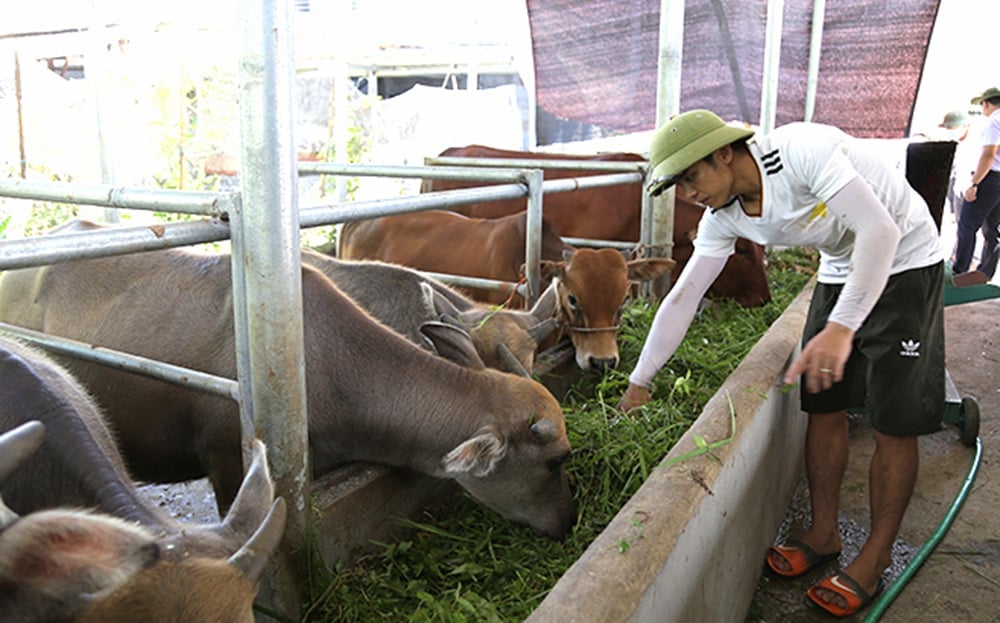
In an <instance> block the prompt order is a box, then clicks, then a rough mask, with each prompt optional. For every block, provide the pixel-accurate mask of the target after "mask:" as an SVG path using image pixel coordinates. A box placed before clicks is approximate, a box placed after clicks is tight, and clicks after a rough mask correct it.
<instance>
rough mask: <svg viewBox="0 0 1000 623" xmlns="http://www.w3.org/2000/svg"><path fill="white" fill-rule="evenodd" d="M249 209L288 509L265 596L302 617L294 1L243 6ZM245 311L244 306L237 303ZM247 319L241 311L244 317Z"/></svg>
mask: <svg viewBox="0 0 1000 623" xmlns="http://www.w3.org/2000/svg"><path fill="white" fill-rule="evenodd" d="M238 6H239V16H238V17H239V20H238V21H239V23H240V27H241V32H240V48H241V55H240V61H239V75H238V83H239V93H240V117H241V127H240V130H241V132H240V134H241V141H242V147H241V151H242V167H243V168H242V171H241V177H240V179H241V182H242V190H243V193H242V209H241V210H238V211H237V214H236V215H235V218H237V219H239V220H240V222H239V223H238V224H237V225H236V227H237V236H238V239H239V240H238V242H239V244H238V245H237V248H236V251H237V252H238V253H241V254H242V255H243V257H242V258H239V257H236V256H234V258H233V261H234V262H240V261H242V263H243V270H244V271H245V273H244V278H245V280H246V301H244V302H243V303H242V304H243V305H245V308H246V316H245V324H246V327H245V329H246V332H247V335H248V336H249V340H248V345H249V357H248V359H247V362H246V363H247V364H248V365H249V370H246V371H241V372H247V373H248V376H241V378H240V379H239V381H240V383H244V382H249V383H250V384H251V395H252V400H253V417H254V424H255V429H256V433H257V436H258V437H260V438H261V439H263V440H264V442H265V443H266V444H267V447H268V459H269V463H270V465H271V474H272V476H273V477H274V480H275V490H276V492H277V494H278V495H281V496H282V497H284V498H285V501H286V502H287V504H288V520H287V525H286V528H285V537H284V541H283V546H282V547H281V548H280V551H279V554H280V556H279V560H276V563H277V564H276V565H274V567H273V573H271V574H270V575H269V577H267V578H265V582H264V585H263V586H262V595H265V596H266V597H268V598H270V599H272V600H274V602H275V603H274V606H275V607H276V608H278V609H279V610H287V611H289V613H292V612H295V613H297V611H298V607H299V603H298V602H299V597H298V595H297V594H296V593H297V591H298V590H300V586H297V585H298V584H299V583H297V582H295V581H294V576H295V575H297V574H298V575H299V576H300V577H301V573H302V571H303V570H304V561H303V554H304V545H305V539H306V522H307V519H308V510H309V509H308V501H309V497H308V487H309V471H308V464H309V461H308V454H309V453H308V430H307V425H308V424H307V411H306V384H305V363H304V357H303V350H304V338H303V324H302V275H301V268H300V264H301V254H300V247H299V244H300V243H299V225H298V223H299V220H298V219H299V217H298V179H297V178H298V171H297V168H296V166H297V163H296V154H295V144H294V140H293V129H294V127H295V122H294V114H293V109H292V103H293V98H292V93H293V80H294V76H295V72H294V69H295V67H294V60H295V57H294V54H293V47H292V34H293V33H292V29H291V15H290V7H289V1H288V0H263V1H259V0H240V2H239V5H238ZM234 305H235V302H234ZM235 313H237V314H238V313H240V312H235Z"/></svg>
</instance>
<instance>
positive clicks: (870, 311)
mask: <svg viewBox="0 0 1000 623" xmlns="http://www.w3.org/2000/svg"><path fill="white" fill-rule="evenodd" d="M650 152H651V153H650V164H651V166H652V167H653V174H652V178H653V181H652V183H651V184H650V186H649V188H648V191H649V192H650V193H651V194H653V195H657V194H659V193H660V192H662V191H663V190H665V189H666V188H668V187H669V186H671V185H674V184H676V185H677V190H678V192H679V193H684V194H685V195H686V196H687V197H689V198H691V199H693V200H695V201H697V202H699V203H702V204H704V205H706V206H708V208H709V209H708V210H706V211H705V213H704V215H703V216H702V219H701V222H700V223H699V225H698V231H697V235H696V237H695V240H694V245H695V251H694V254H693V255H692V257H691V259H690V260H689V261H688V263H687V265H686V266H685V268H684V270H683V271H682V272H681V274H680V276H679V277H678V279H677V283H676V284H675V285H674V287H673V288H672V289H671V290H670V292H669V293H668V294H667V296H666V297H665V298H664V300H663V302H662V303H661V304H660V307H659V309H658V310H657V313H656V317H655V319H654V321H653V325H652V327H651V328H650V332H649V335H648V336H647V338H646V343H645V345H644V347H643V351H642V355H641V356H640V358H639V362H638V363H637V364H636V367H635V369H634V370H633V372H632V373H631V375H630V377H629V381H630V383H629V387H628V389H627V390H626V392H625V394H624V396H623V397H622V398H621V401H620V402H619V404H618V408H619V409H620V410H623V411H627V410H630V409H632V408H634V407H637V406H640V405H642V404H644V403H646V402H648V401H649V400H650V394H649V390H648V389H647V388H648V386H649V384H650V383H651V382H652V380H653V377H654V376H655V374H656V373H657V372H658V371H659V369H660V368H661V367H662V366H663V365H664V364H665V363H666V361H667V360H668V359H669V358H670V356H671V355H673V353H674V351H675V350H676V349H677V346H678V345H679V344H680V342H681V340H682V339H683V337H684V335H685V333H686V332H687V329H688V327H689V326H690V323H691V321H692V320H693V318H694V315H695V312H696V310H697V307H698V303H699V301H700V300H701V298H702V297H703V296H704V294H705V292H706V290H707V289H708V287H709V285H710V284H711V283H712V282H713V281H714V280H715V278H716V276H718V274H719V273H720V271H721V270H722V267H723V266H724V265H725V262H726V258H727V257H728V256H729V255H730V254H731V253H732V252H733V250H734V243H735V240H736V239H737V238H738V237H744V238H748V239H750V240H753V241H755V242H758V243H760V244H765V245H784V246H806V247H814V248H816V249H818V250H819V251H820V265H819V271H818V278H817V279H818V282H819V283H818V285H817V286H816V290H815V292H814V294H813V300H812V303H811V305H810V310H809V317H808V320H807V322H806V327H805V329H804V331H803V338H802V341H803V348H802V352H801V354H800V356H799V357H798V358H797V359H796V360H795V361H794V362H792V364H791V366H790V367H789V369H788V371H787V373H786V377H785V381H786V382H787V383H794V382H797V381H798V380H799V378H800V375H801V378H802V381H803V384H802V390H801V397H802V408H803V410H805V411H806V412H807V413H808V414H809V425H808V429H807V435H806V474H807V477H808V481H809V491H810V500H811V503H812V511H811V512H812V525H811V526H810V528H809V529H808V530H807V531H806V532H805V533H804V534H803V535H801V536H800V537H799V538H798V539H795V540H789V541H786V542H785V543H781V544H778V545H776V546H775V547H773V548H771V550H770V551H769V552H768V556H767V563H768V566H769V567H770V568H771V569H772V570H773V571H774V572H775V573H777V574H779V575H782V576H785V577H797V576H799V575H802V574H803V573H805V572H807V571H809V570H811V569H813V568H815V567H816V566H818V565H819V564H821V563H823V562H827V561H830V560H833V559H835V558H837V557H838V556H839V553H840V549H841V537H840V534H839V530H838V522H837V518H838V512H839V499H840V498H839V492H840V486H841V482H842V480H843V475H844V470H845V469H846V466H847V458H848V441H849V438H848V421H847V409H848V408H852V407H866V408H867V410H868V413H869V414H870V417H871V421H872V426H873V428H874V429H875V439H876V449H875V452H874V454H873V456H872V462H871V482H870V487H871V495H870V499H871V500H872V501H873V502H872V509H871V513H872V525H871V532H870V535H869V538H868V540H867V541H866V543H865V544H864V546H863V547H862V548H861V551H860V552H859V553H858V556H857V557H856V558H855V559H854V560H853V561H851V563H850V564H849V565H848V566H846V567H845V568H844V569H842V570H839V571H837V572H836V573H835V574H833V575H832V576H830V577H828V578H826V579H825V580H823V581H822V582H820V583H818V584H817V585H815V586H813V587H812V588H810V589H809V591H808V593H807V594H808V596H809V598H810V599H812V600H813V601H814V602H816V603H817V604H818V605H819V606H820V607H822V608H824V609H826V610H827V611H829V612H831V613H833V614H835V615H838V616H848V615H850V614H853V613H854V612H856V611H858V610H859V609H861V608H863V607H865V606H867V605H868V604H869V603H870V602H871V600H872V599H874V597H875V595H876V594H877V593H878V592H879V591H880V590H881V588H882V579H881V574H882V572H883V571H884V570H885V569H886V568H887V567H888V566H889V565H890V564H891V562H892V546H893V543H894V541H895V539H896V537H897V535H898V533H899V527H900V523H901V521H902V518H903V515H904V513H905V511H906V507H907V505H908V504H909V500H910V497H911V495H912V492H913V487H914V483H915V482H916V476H917V467H918V462H919V461H918V445H917V436H918V435H924V434H929V433H933V432H935V431H938V430H940V428H941V417H942V413H943V408H944V400H945V397H944V318H943V317H944V313H943V285H944V284H943V281H944V262H943V254H942V251H941V248H940V239H939V236H938V231H937V226H936V225H935V223H934V220H933V218H932V217H931V214H930V211H929V209H928V208H927V204H926V203H925V202H924V200H923V199H922V198H921V197H920V195H919V194H918V193H917V192H916V191H915V190H914V189H913V188H912V187H911V186H910V185H909V184H908V183H907V181H906V179H905V176H904V173H903V172H902V171H900V170H899V169H898V168H896V167H894V166H892V165H891V164H889V163H887V162H886V160H885V158H884V157H883V156H882V155H880V154H878V153H875V152H874V150H873V149H871V148H870V147H866V145H865V142H864V141H859V140H857V139H854V138H852V137H850V136H848V135H847V134H845V133H844V132H842V131H840V130H838V129H837V128H833V127H830V126H825V125H819V124H811V123H793V124H789V125H786V126H783V127H780V128H777V129H775V130H774V131H772V132H771V133H769V134H767V135H765V136H754V134H753V131H752V130H749V129H747V128H746V126H744V125H741V124H732V125H730V124H726V123H724V122H723V121H722V120H721V119H720V118H719V117H718V116H717V115H715V114H714V113H712V112H709V111H707V110H693V111H689V112H686V113H683V114H681V115H678V116H677V117H675V118H674V119H672V120H670V121H669V122H667V123H666V124H664V125H663V126H662V127H661V128H659V129H658V130H657V131H656V133H655V134H654V137H653V142H652V146H651V150H650Z"/></svg>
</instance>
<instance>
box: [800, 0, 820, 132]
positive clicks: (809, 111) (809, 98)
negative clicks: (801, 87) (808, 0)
mask: <svg viewBox="0 0 1000 623" xmlns="http://www.w3.org/2000/svg"><path fill="white" fill-rule="evenodd" d="M825 19H826V0H813V16H812V30H811V32H810V38H809V74H808V76H807V77H806V110H805V114H804V115H803V116H802V120H803V121H812V120H813V115H814V114H815V113H816V90H817V85H818V84H819V57H820V51H821V50H822V48H823V21H824V20H825Z"/></svg>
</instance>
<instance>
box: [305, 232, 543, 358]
mask: <svg viewBox="0 0 1000 623" xmlns="http://www.w3.org/2000/svg"><path fill="white" fill-rule="evenodd" d="M302 261H303V262H304V263H306V264H308V265H310V266H312V267H314V268H318V269H319V270H320V271H322V272H323V274H324V275H326V276H327V277H329V278H330V280H331V281H333V283H334V284H336V285H337V287H338V288H340V289H341V290H342V291H343V292H344V293H345V294H347V295H348V296H350V297H351V298H352V299H354V301H355V302H356V303H357V304H358V305H360V306H361V308H362V309H364V310H365V311H366V312H368V313H369V314H371V315H372V316H373V317H375V318H376V319H378V320H380V321H382V322H383V323H385V324H387V325H389V326H390V327H392V328H393V329H395V330H396V331H397V332H399V333H400V334H401V335H403V337H405V338H407V339H409V340H410V341H411V342H415V343H417V344H421V345H427V338H426V337H425V336H424V334H423V333H421V331H420V327H421V326H422V325H423V324H424V323H426V322H428V321H434V320H443V321H446V322H450V323H452V324H454V325H456V326H458V327H460V328H462V329H464V330H465V331H468V333H469V336H470V337H471V338H472V343H473V344H474V345H475V347H476V352H477V353H479V356H480V358H482V360H483V363H484V364H486V366H487V367H489V368H497V369H500V370H510V368H511V362H510V361H509V358H508V357H509V356H512V357H513V358H514V359H515V360H516V362H517V365H518V366H520V367H521V368H523V369H524V370H526V371H528V372H529V373H530V372H531V371H532V370H533V368H534V363H535V354H536V352H537V351H538V348H539V345H540V344H541V343H542V342H543V340H545V338H547V337H548V336H549V335H550V334H551V333H552V332H553V331H554V330H555V329H556V326H557V323H556V315H557V313H558V311H559V307H558V299H557V293H556V288H555V285H552V286H550V287H549V288H548V289H546V291H545V292H544V293H542V296H540V297H539V299H538V302H536V303H535V305H534V307H532V308H531V309H530V310H527V311H523V310H517V309H497V308H495V307H492V306H489V305H485V304H483V303H480V302H478V301H474V300H472V299H470V298H468V297H467V296H465V295H463V294H462V293H460V292H458V291H457V290H455V289H454V288H451V287H449V286H447V285H445V284H443V283H441V282H440V281H437V280H435V279H432V278H430V277H427V276H425V275H421V274H420V273H418V272H417V271H415V270H411V269H409V268H406V267H405V266H400V265H398V264H388V263H385V262H378V261H351V260H339V259H335V258H332V257H330V256H328V255H324V254H322V253H317V252H315V251H311V250H308V249H303V250H302ZM427 347H428V348H430V346H429V345H427ZM507 352H509V353H510V355H509V356H508V355H507Z"/></svg>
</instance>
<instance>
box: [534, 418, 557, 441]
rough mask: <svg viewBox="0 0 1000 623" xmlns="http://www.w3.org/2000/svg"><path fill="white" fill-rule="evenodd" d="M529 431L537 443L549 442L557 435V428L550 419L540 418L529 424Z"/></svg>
mask: <svg viewBox="0 0 1000 623" xmlns="http://www.w3.org/2000/svg"><path fill="white" fill-rule="evenodd" d="M531 433H532V434H533V435H534V436H535V439H536V440H537V441H538V442H539V443H549V442H550V441H555V439H556V437H558V436H559V429H558V428H556V424H555V422H553V421H552V420H549V419H546V418H542V419H540V420H538V421H537V422H535V423H534V424H532V425H531Z"/></svg>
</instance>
